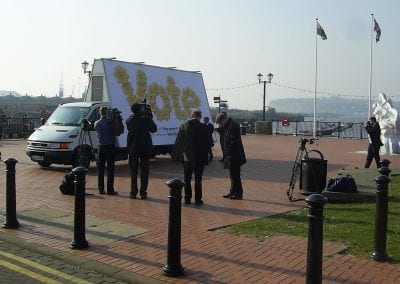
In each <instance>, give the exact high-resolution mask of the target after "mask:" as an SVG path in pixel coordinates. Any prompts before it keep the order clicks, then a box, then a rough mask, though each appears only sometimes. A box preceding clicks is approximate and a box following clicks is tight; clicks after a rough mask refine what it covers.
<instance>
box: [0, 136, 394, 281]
mask: <svg viewBox="0 0 400 284" xmlns="http://www.w3.org/2000/svg"><path fill="white" fill-rule="evenodd" d="M243 140H244V144H245V149H246V154H247V158H248V163H247V164H246V165H245V166H244V167H243V174H242V178H243V186H244V200H240V201H237V200H227V199H224V198H222V195H223V194H225V193H226V192H227V189H228V187H229V178H228V174H227V172H226V171H225V170H223V169H222V166H221V163H220V162H218V156H219V155H220V152H219V149H218V147H216V148H215V149H214V150H215V154H216V157H215V158H216V160H215V161H214V162H212V163H211V165H210V166H208V167H207V168H206V170H205V174H204V176H205V178H204V183H203V187H204V190H203V196H204V203H205V204H204V206H202V207H201V208H198V207H195V206H194V205H189V206H188V205H183V206H182V265H183V266H184V268H185V272H186V274H185V275H184V276H182V277H179V278H170V277H167V276H165V275H163V274H162V267H163V266H164V265H165V262H166V254H167V251H166V250H167V232H168V228H167V223H168V208H169V201H168V197H167V196H168V189H167V186H166V185H165V182H166V181H168V180H169V179H170V178H173V177H178V178H182V172H183V171H182V168H181V166H180V165H179V164H176V163H173V162H171V160H170V159H168V158H166V157H160V158H157V159H155V160H153V161H152V162H151V173H150V182H149V190H148V191H149V199H148V200H146V201H143V200H140V199H138V200H132V199H129V186H130V178H129V168H128V166H127V163H126V162H119V163H117V170H116V175H117V177H116V181H115V183H116V186H115V187H116V189H117V191H118V192H119V195H118V196H103V195H98V194H97V190H96V170H95V168H93V167H92V168H91V169H90V172H89V173H88V175H87V178H86V182H87V184H86V185H87V192H89V193H94V195H89V196H88V197H87V199H86V213H87V214H88V215H89V216H93V217H97V218H104V219H110V220H115V221H118V222H120V223H123V224H127V225H131V226H135V227H139V228H143V229H145V230H147V232H146V233H143V234H140V235H136V236H132V237H128V238H124V239H122V240H116V241H114V242H110V243H106V244H104V243H101V242H96V240H94V239H90V238H88V241H89V243H90V248H89V249H88V250H82V251H76V250H71V249H70V248H69V244H70V242H71V240H72V237H73V234H72V232H68V231H65V230H60V229H59V228H57V227H54V226H48V225H46V224H43V223H40V222H31V221H28V220H20V223H21V224H22V226H21V227H20V228H19V229H18V230H4V229H3V230H0V234H6V235H7V236H11V237H15V238H21V239H23V240H26V241H28V242H30V243H32V245H33V246H34V245H35V244H42V245H45V246H47V247H50V248H53V249H56V250H59V251H62V252H65V253H68V254H71V255H75V256H80V257H84V258H87V259H90V260H95V261H99V262H102V263H104V264H107V265H109V266H110V267H113V268H118V269H121V270H124V271H130V272H134V273H137V274H139V275H143V276H147V277H151V278H154V279H159V280H162V281H166V282H173V283H297V282H298V283H304V281H305V268H306V249H307V248H306V245H307V243H306V239H304V238H297V237H288V236H278V237H272V238H267V239H265V240H264V241H257V240H255V239H250V238H247V237H244V236H235V235H228V234H224V233H222V232H221V231H219V230H214V229H216V228H220V227H223V226H227V225H230V224H233V223H238V222H243V221H247V220H250V219H254V218H259V217H264V216H269V215H272V214H276V213H279V212H286V211H289V210H293V209H296V208H299V207H304V206H305V204H304V202H303V201H298V202H289V201H288V199H287V196H286V190H287V188H288V181H289V179H290V174H291V169H292V166H293V160H294V158H295V155H296V152H297V149H298V137H293V136H254V135H247V136H243ZM24 143H25V142H24V141H1V145H0V151H1V152H2V153H3V159H4V158H7V157H15V158H16V159H18V161H19V163H18V164H17V210H18V212H20V214H24V212H29V210H32V209H35V208H43V207H50V208H54V209H57V210H65V211H67V212H72V211H73V197H71V196H64V195H61V194H60V192H59V190H58V186H59V184H60V183H61V180H62V176H63V172H64V171H65V170H66V169H67V168H66V167H62V166H54V167H51V168H49V169H41V168H39V167H38V166H37V165H36V164H35V163H33V162H31V161H29V160H28V158H27V157H26V156H25V153H24V146H25V144H24ZM366 147H367V141H366V140H362V141H361V140H344V139H330V138H324V139H321V140H320V142H319V146H316V148H318V149H319V150H320V151H322V152H323V153H324V156H325V158H326V159H327V160H328V176H334V175H335V174H336V173H337V172H338V170H340V169H342V168H354V167H362V165H363V163H364V160H365V154H360V153H357V151H363V150H366ZM382 158H388V159H389V160H391V162H392V163H391V165H390V166H391V168H400V156H387V157H382ZM4 169H5V167H4V164H3V165H1V166H0V187H1V188H3V187H4V185H5V173H4ZM377 175H378V174H377ZM371 178H374V177H371ZM0 196H1V200H5V190H4V188H3V190H0ZM4 212H5V204H4V202H3V203H2V204H0V213H1V214H2V215H4ZM389 221H390V220H389ZM371 250H372V244H371ZM340 251H341V245H340V244H334V243H329V242H325V243H324V261H323V279H324V282H326V283H343V282H346V283H396V282H397V283H399V282H400V266H399V265H391V264H382V263H376V262H373V261H369V260H360V259H358V258H356V257H353V256H348V255H342V254H338V252H340ZM389 254H390V252H389Z"/></svg>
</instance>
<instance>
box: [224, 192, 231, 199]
mask: <svg viewBox="0 0 400 284" xmlns="http://www.w3.org/2000/svg"><path fill="white" fill-rule="evenodd" d="M231 196H232V193H228V194H225V195H222V197H223V198H230V197H231Z"/></svg>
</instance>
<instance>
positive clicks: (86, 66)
mask: <svg viewBox="0 0 400 284" xmlns="http://www.w3.org/2000/svg"><path fill="white" fill-rule="evenodd" d="M81 64H82V69H83V72H84V73H86V70H87V68H88V67H89V63H88V62H87V61H83V62H82V63H81Z"/></svg>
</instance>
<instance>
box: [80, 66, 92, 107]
mask: <svg viewBox="0 0 400 284" xmlns="http://www.w3.org/2000/svg"><path fill="white" fill-rule="evenodd" d="M81 65H82V69H83V74H86V73H87V74H88V76H89V83H90V75H91V74H92V71H90V70H87V69H88V67H89V63H88V62H87V61H86V60H85V61H83V62H82V63H81ZM88 89H89V86H87V88H86V92H85V98H84V99H85V100H86V96H87V92H88Z"/></svg>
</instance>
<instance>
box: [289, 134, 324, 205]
mask: <svg viewBox="0 0 400 284" xmlns="http://www.w3.org/2000/svg"><path fill="white" fill-rule="evenodd" d="M316 140H317V139H316V138H310V139H306V138H300V140H299V144H300V146H299V149H298V150H297V154H296V160H295V161H294V164H293V168H292V176H291V178H290V183H289V189H288V190H287V196H288V198H289V200H290V201H296V200H300V198H294V197H293V192H294V188H295V186H296V181H297V178H298V176H299V175H300V173H301V162H302V160H303V159H308V155H309V153H311V152H317V153H319V154H321V152H320V151H318V150H310V151H308V150H307V148H306V144H307V143H309V144H310V145H311V144H314V142H315V141H316ZM321 155H322V154H321Z"/></svg>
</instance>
